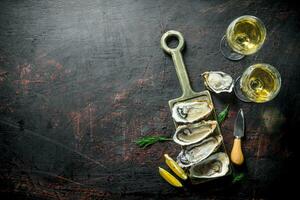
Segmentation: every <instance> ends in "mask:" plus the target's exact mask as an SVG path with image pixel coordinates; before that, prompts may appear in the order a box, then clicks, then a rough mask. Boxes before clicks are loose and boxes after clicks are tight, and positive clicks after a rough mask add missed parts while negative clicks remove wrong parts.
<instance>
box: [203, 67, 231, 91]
mask: <svg viewBox="0 0 300 200" xmlns="http://www.w3.org/2000/svg"><path fill="white" fill-rule="evenodd" d="M201 76H202V77H203V78H204V84H205V85H206V87H207V89H209V90H210V91H212V92H215V93H221V92H229V93H230V92H232V89H233V87H234V81H233V79H232V77H231V76H230V75H228V74H226V73H224V72H219V71H210V72H204V73H203V74H201Z"/></svg>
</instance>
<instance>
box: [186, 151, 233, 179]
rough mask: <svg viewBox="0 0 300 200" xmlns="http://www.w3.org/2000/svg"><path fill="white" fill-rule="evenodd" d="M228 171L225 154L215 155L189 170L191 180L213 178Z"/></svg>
mask: <svg viewBox="0 0 300 200" xmlns="http://www.w3.org/2000/svg"><path fill="white" fill-rule="evenodd" d="M228 171H229V158H228V156H227V154H226V153H223V152H219V153H215V154H213V155H211V156H209V157H208V158H206V159H205V160H203V161H202V162H200V163H198V164H196V165H193V166H192V167H191V168H190V169H189V174H190V177H191V178H215V177H220V176H224V175H225V174H226V173H227V172H228Z"/></svg>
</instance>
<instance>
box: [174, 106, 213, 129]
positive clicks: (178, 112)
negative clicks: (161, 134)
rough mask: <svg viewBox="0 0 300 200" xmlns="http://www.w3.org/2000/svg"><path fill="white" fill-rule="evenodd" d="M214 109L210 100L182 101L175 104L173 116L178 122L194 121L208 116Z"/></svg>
mask: <svg viewBox="0 0 300 200" xmlns="http://www.w3.org/2000/svg"><path fill="white" fill-rule="evenodd" d="M212 109H213V105H212V103H209V102H208V101H194V102H180V103H177V104H175V105H174V107H173V109H172V117H173V119H174V120H175V121H176V122H177V123H183V124H186V123H194V122H195V121H198V120H201V119H203V118H205V117H207V116H208V115H209V114H210V113H211V111H212Z"/></svg>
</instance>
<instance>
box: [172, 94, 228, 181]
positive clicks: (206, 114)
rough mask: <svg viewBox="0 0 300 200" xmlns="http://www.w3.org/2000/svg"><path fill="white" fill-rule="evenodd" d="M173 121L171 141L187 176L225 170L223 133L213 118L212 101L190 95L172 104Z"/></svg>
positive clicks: (203, 176) (221, 173)
mask: <svg viewBox="0 0 300 200" xmlns="http://www.w3.org/2000/svg"><path fill="white" fill-rule="evenodd" d="M172 117H173V119H174V121H175V122H176V123H177V125H178V126H177V128H176V132H175V134H174V136H173V140H174V142H176V143H177V144H179V145H181V147H182V150H181V152H180V153H179V155H178V156H177V163H178V164H179V166H181V167H182V168H183V169H184V170H185V171H186V172H187V173H188V175H189V177H190V178H191V179H197V178H198V179H199V178H200V179H210V178H216V177H220V176H224V175H226V174H227V173H228V172H229V169H230V167H229V163H230V162H229V158H228V155H227V154H226V153H225V152H224V149H223V151H222V148H221V146H222V144H223V137H222V135H221V132H220V129H219V125H218V122H217V121H215V120H213V119H214V117H213V104H212V102H211V101H210V100H209V99H208V100H203V99H201V100H200V99H194V100H192V101H188V102H179V103H177V104H175V105H174V106H173V109H172Z"/></svg>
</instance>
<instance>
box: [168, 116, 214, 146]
mask: <svg viewBox="0 0 300 200" xmlns="http://www.w3.org/2000/svg"><path fill="white" fill-rule="evenodd" d="M217 124H218V122H217V121H214V120H209V121H201V122H198V123H195V124H187V125H181V126H178V127H177V129H176V132H175V134H174V136H173V140H174V142H176V143H177V144H180V145H181V146H186V145H191V144H195V143H197V142H200V141H201V140H203V139H204V138H206V137H207V136H209V135H210V134H211V133H213V132H214V130H215V129H216V127H217Z"/></svg>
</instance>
